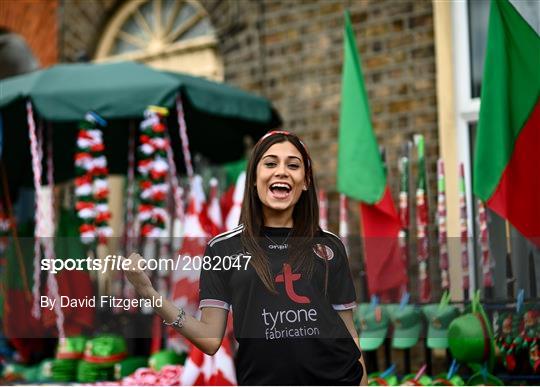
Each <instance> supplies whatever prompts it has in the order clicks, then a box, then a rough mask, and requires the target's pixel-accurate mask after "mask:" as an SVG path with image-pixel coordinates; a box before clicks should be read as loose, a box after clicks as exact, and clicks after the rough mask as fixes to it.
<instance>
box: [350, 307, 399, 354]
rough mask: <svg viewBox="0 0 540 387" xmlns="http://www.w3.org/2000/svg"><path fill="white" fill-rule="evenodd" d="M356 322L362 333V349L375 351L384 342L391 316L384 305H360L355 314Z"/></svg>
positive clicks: (360, 340)
mask: <svg viewBox="0 0 540 387" xmlns="http://www.w3.org/2000/svg"><path fill="white" fill-rule="evenodd" d="M354 322H355V325H356V329H357V330H358V331H360V339H359V342H360V348H362V351H373V350H375V349H377V348H379V347H380V346H381V344H382V343H383V342H384V339H385V337H386V335H387V333H388V326H389V325H390V316H389V314H388V312H387V310H386V308H385V307H384V306H383V305H372V304H360V305H359V306H358V308H357V309H356V311H355V313H354Z"/></svg>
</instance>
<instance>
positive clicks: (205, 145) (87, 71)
mask: <svg viewBox="0 0 540 387" xmlns="http://www.w3.org/2000/svg"><path fill="white" fill-rule="evenodd" d="M177 96H180V97H181V100H182V105H183V111H184V116H185V122H186V127H187V135H188V137H189V146H190V149H191V153H192V154H193V155H197V154H201V155H202V156H204V157H205V158H206V159H207V160H208V161H209V162H210V163H213V164H223V163H227V162H232V161H237V160H240V159H242V158H243V157H245V145H244V137H245V136H248V137H251V138H252V139H253V140H254V141H257V140H258V139H259V138H260V137H261V136H262V135H264V133H266V132H267V131H268V130H269V129H273V128H276V127H278V126H280V125H281V119H280V117H279V115H278V114H277V112H276V111H275V110H274V109H273V107H272V105H271V103H270V102H269V101H268V100H267V99H265V98H263V97H260V96H257V95H254V94H252V93H248V92H245V91H242V90H240V89H237V88H234V87H231V86H228V85H224V84H220V83H216V82H212V81H209V80H206V79H203V78H197V77H193V76H188V75H185V74H177V73H171V72H163V71H159V70H155V69H152V68H150V67H148V66H145V65H142V64H138V63H135V62H119V63H107V64H80V63H78V64H60V65H56V66H53V67H50V68H48V69H44V70H38V71H36V72H33V73H29V74H25V75H20V76H16V77H12V78H9V79H5V80H2V81H0V114H1V116H2V119H3V125H4V130H3V153H2V159H3V162H4V164H5V167H6V170H7V174H8V183H9V186H10V188H11V189H13V190H15V189H16V187H19V186H31V185H32V184H31V183H32V177H31V176H32V174H31V164H30V151H29V146H30V145H29V140H28V126H27V111H26V101H27V100H30V101H31V102H32V105H33V110H34V115H35V117H36V122H37V123H38V126H39V122H40V121H41V120H43V121H45V125H44V128H45V129H46V132H48V128H49V127H50V128H51V130H52V141H53V153H54V155H53V164H54V166H55V171H54V179H55V182H62V181H65V180H68V179H71V178H73V177H74V168H73V154H74V152H75V142H76V131H77V122H79V121H80V120H81V119H82V118H83V117H84V115H85V114H86V112H88V111H90V110H92V111H95V112H96V113H98V114H99V115H100V116H101V117H103V118H104V119H106V120H107V121H108V125H107V127H106V128H105V129H104V130H103V136H104V142H105V148H106V150H105V153H106V156H107V162H108V167H109V171H110V173H111V174H125V173H126V170H127V159H128V157H127V153H128V146H127V144H128V138H129V127H130V125H138V124H139V120H140V119H141V118H142V115H143V112H144V110H145V109H146V107H147V106H148V105H159V106H164V107H167V108H169V109H172V111H171V114H170V115H169V117H168V122H167V126H168V128H169V134H170V138H171V144H172V147H173V149H174V153H175V161H176V164H177V170H178V171H179V172H182V171H183V170H184V165H183V160H182V157H181V149H182V147H181V144H180V137H179V134H178V118H177V114H176V111H175V107H176V106H177ZM45 134H46V135H48V133H45Z"/></svg>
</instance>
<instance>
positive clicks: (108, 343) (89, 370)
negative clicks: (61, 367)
mask: <svg viewBox="0 0 540 387" xmlns="http://www.w3.org/2000/svg"><path fill="white" fill-rule="evenodd" d="M126 349H127V347H126V341H125V340H124V338H122V337H120V336H115V335H102V336H98V337H95V338H94V339H92V340H90V341H88V342H87V343H86V347H85V349H84V356H83V359H82V360H81V362H80V363H79V365H78V367H77V381H79V382H84V383H92V382H97V381H100V380H113V379H114V369H115V366H116V364H117V363H119V362H120V361H122V360H124V359H125V358H126V357H127V352H126Z"/></svg>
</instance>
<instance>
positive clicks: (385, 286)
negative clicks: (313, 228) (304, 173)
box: [337, 12, 407, 300]
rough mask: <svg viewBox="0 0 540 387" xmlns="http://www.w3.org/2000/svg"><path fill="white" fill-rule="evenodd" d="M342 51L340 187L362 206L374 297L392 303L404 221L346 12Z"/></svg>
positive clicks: (402, 275)
mask: <svg viewBox="0 0 540 387" xmlns="http://www.w3.org/2000/svg"><path fill="white" fill-rule="evenodd" d="M343 46H344V48H343V74H342V81H341V114H340V122H339V151H338V170H337V188H338V191H340V192H341V193H344V194H345V195H347V196H349V197H351V198H353V199H356V200H359V201H360V202H361V204H360V206H359V209H360V215H361V219H362V237H363V238H364V243H363V247H364V255H365V262H366V272H367V280H368V288H369V293H370V294H378V295H381V296H382V298H385V299H386V300H391V299H392V298H393V297H392V296H390V294H392V292H393V291H394V290H395V289H400V288H401V287H402V286H403V285H404V284H405V283H406V281H407V276H406V272H405V267H404V264H403V261H402V260H401V258H400V256H399V247H398V245H397V236H398V233H399V230H400V222H399V218H398V216H397V212H396V208H395V206H394V202H393V200H392V195H391V194H390V190H389V189H388V187H387V183H386V174H385V170H384V165H383V162H382V160H381V155H380V153H379V147H378V145H377V140H376V139H375V134H374V133H373V127H372V125H371V115H370V112H369V105H368V99H367V94H366V89H365V86H364V79H363V76H362V68H361V65H360V57H359V55H358V51H357V49H356V40H355V38H354V31H353V29H352V26H351V19H350V16H349V14H348V12H346V13H345V31H344V43H343ZM394 293H395V292H394ZM385 296H388V297H385Z"/></svg>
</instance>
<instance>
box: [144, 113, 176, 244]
mask: <svg viewBox="0 0 540 387" xmlns="http://www.w3.org/2000/svg"><path fill="white" fill-rule="evenodd" d="M167 114H168V110H167V109H165V108H161V107H157V106H149V107H148V109H147V110H145V112H144V116H145V119H144V121H142V122H141V125H140V134H139V144H140V145H139V161H138V171H139V173H140V180H139V198H140V204H139V220H140V226H141V228H140V230H141V236H142V237H151V238H152V237H161V236H164V234H165V222H166V219H167V210H166V208H165V205H166V198H167V192H168V184H167V181H166V178H167V174H168V170H169V167H168V160H167V148H168V146H169V145H168V141H167V139H166V138H165V131H166V130H167V128H166V126H165V124H164V122H163V120H164V118H165V117H166V116H167Z"/></svg>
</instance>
